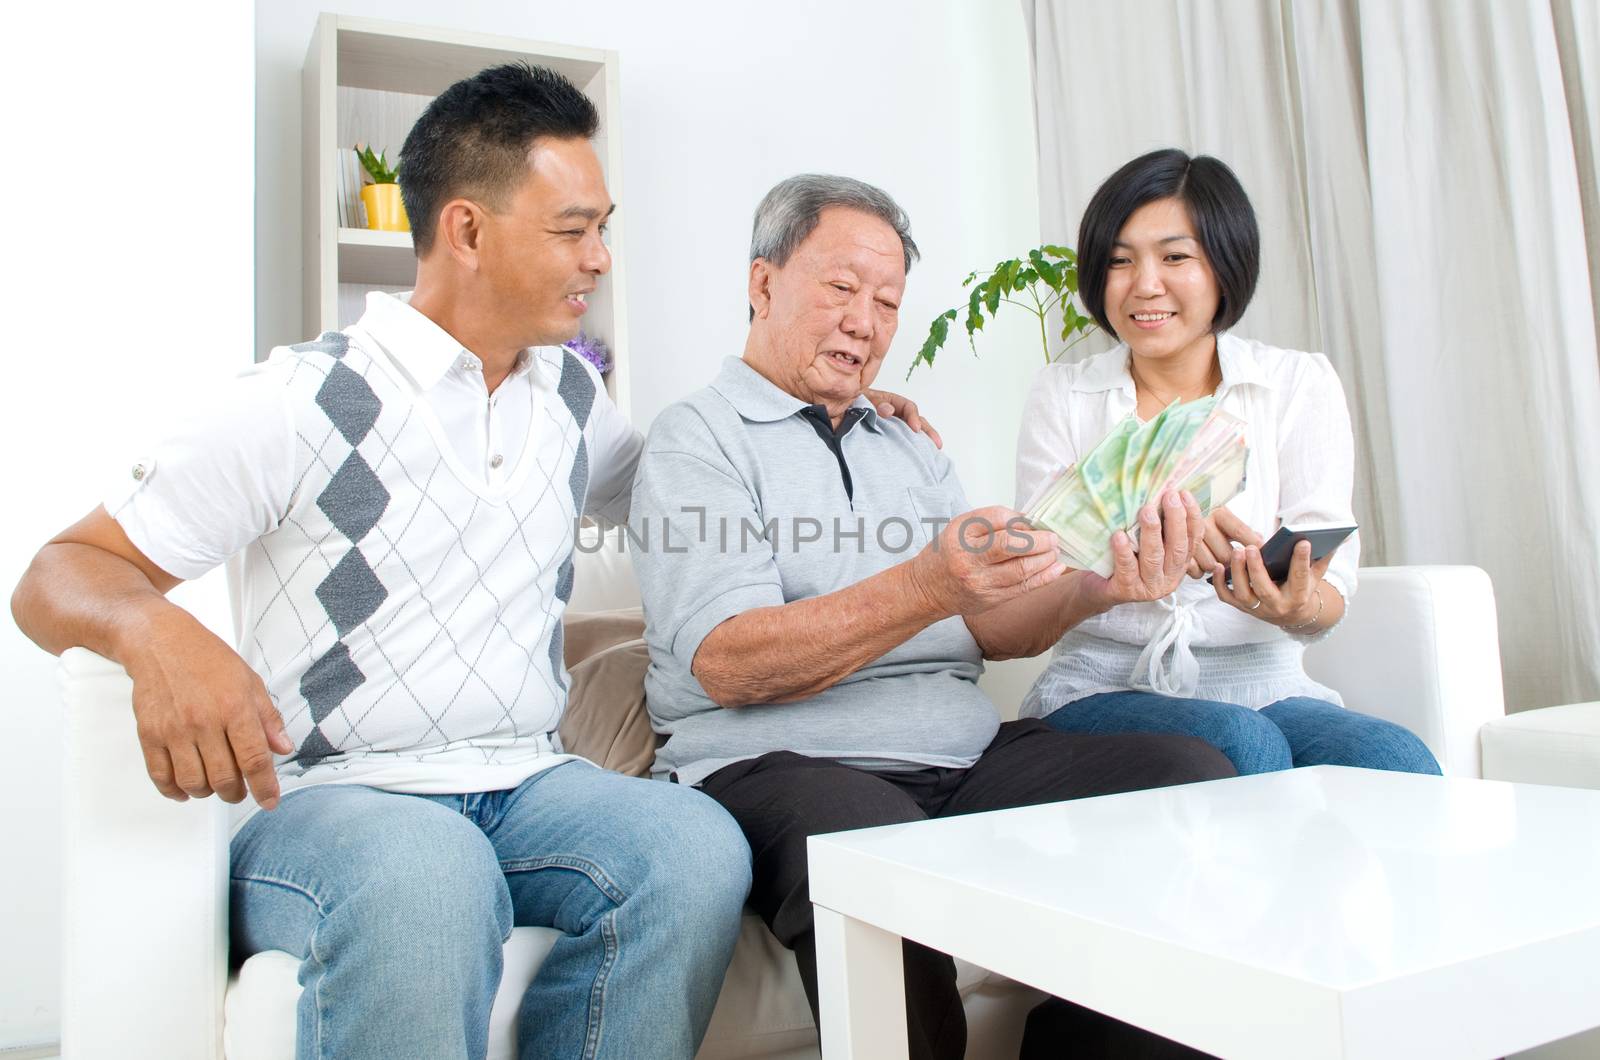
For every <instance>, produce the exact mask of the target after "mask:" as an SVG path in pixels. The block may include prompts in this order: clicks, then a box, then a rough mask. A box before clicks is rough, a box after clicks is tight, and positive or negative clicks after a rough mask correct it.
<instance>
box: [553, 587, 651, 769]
mask: <svg viewBox="0 0 1600 1060" xmlns="http://www.w3.org/2000/svg"><path fill="white" fill-rule="evenodd" d="M563 648H564V654H565V656H566V663H567V670H568V672H570V673H571V674H572V687H571V689H569V690H568V693H567V712H566V714H565V715H563V717H562V719H561V746H562V748H563V749H565V750H566V751H568V752H570V753H571V754H576V755H582V756H583V757H585V758H587V759H588V760H589V761H591V762H593V763H595V764H596V765H599V766H604V767H605V768H606V769H614V770H616V771H617V772H618V773H625V774H627V775H628V776H634V777H644V776H649V775H650V763H651V762H653V761H655V757H656V743H657V741H656V734H655V733H654V732H652V731H651V729H650V715H649V714H648V713H646V711H645V709H644V672H645V670H646V669H647V668H648V667H649V665H650V653H649V651H648V650H647V649H646V648H645V645H644V612H643V611H641V610H640V609H639V608H637V607H631V608H624V609H622V610H618V611H593V612H589V613H586V614H574V613H572V612H568V614H567V618H566V622H565V633H564V640H563Z"/></svg>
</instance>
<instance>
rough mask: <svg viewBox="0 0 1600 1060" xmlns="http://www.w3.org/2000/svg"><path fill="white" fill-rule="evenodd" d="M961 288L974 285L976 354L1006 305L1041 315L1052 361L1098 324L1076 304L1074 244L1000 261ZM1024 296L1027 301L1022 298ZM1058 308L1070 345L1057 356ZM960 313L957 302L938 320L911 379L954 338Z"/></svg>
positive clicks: (971, 330)
mask: <svg viewBox="0 0 1600 1060" xmlns="http://www.w3.org/2000/svg"><path fill="white" fill-rule="evenodd" d="M961 286H963V287H971V288H972V293H971V294H970V295H969V296H968V297H967V305H966V312H967V318H966V321H965V323H966V326H967V345H968V346H970V347H972V352H973V353H974V354H976V353H977V352H978V344H977V335H978V332H980V331H982V330H983V325H984V322H985V321H986V320H993V319H994V317H995V314H996V313H998V312H999V311H1000V306H1001V304H1002V303H1005V304H1008V305H1014V306H1021V307H1022V308H1023V309H1026V310H1027V311H1028V312H1030V313H1032V314H1033V315H1034V316H1036V317H1038V318H1039V345H1040V346H1041V347H1042V349H1043V352H1044V359H1045V363H1046V364H1049V363H1051V362H1052V361H1054V360H1056V358H1058V357H1060V356H1061V355H1062V354H1064V353H1066V352H1067V351H1068V350H1070V349H1072V347H1074V346H1076V345H1077V344H1078V343H1079V342H1081V341H1082V340H1083V339H1084V338H1085V337H1086V336H1087V335H1088V334H1089V332H1090V331H1092V330H1093V329H1094V327H1095V323H1094V318H1093V317H1090V316H1086V315H1084V314H1083V313H1081V312H1079V311H1078V307H1077V305H1076V304H1075V302H1074V299H1075V298H1076V297H1077V294H1078V255H1077V254H1075V253H1074V252H1073V250H1072V248H1071V247H1061V246H1057V245H1055V244H1054V243H1046V244H1045V245H1044V246H1041V247H1035V248H1034V249H1032V250H1030V251H1028V252H1027V253H1026V254H1024V255H1023V256H1022V257H1020V258H1011V259H1010V260H1008V261H1002V262H1000V263H999V264H998V265H996V266H995V267H994V269H993V271H991V272H990V273H989V275H988V276H986V277H984V278H983V279H982V280H979V279H978V274H977V273H976V272H973V273H970V274H968V276H967V278H966V279H964V280H962V281H961ZM1024 296H1026V298H1027V299H1028V300H1027V301H1022V298H1023V297H1024ZM1030 303H1031V304H1030ZM1057 308H1059V309H1060V311H1061V340H1060V341H1061V342H1063V343H1065V344H1066V345H1064V346H1063V347H1062V348H1061V349H1060V350H1058V351H1056V352H1055V353H1054V354H1052V353H1051V352H1050V338H1049V332H1048V330H1047V321H1048V318H1049V316H1050V311H1051V310H1053V309H1057ZM960 314H961V307H960V306H957V307H956V308H955V309H949V310H946V311H945V312H943V313H940V314H939V315H938V316H936V317H934V318H933V323H932V324H931V325H929V327H928V338H927V340H926V341H924V342H923V344H922V349H920V350H918V351H917V356H916V358H915V359H914V360H912V362H911V368H910V369H909V370H908V371H907V372H906V376H907V377H908V378H909V377H910V375H911V373H912V372H914V371H916V370H917V365H919V364H926V365H927V366H928V367H929V368H932V367H933V359H934V356H935V355H936V354H937V353H938V352H939V350H940V349H941V348H943V346H944V344H945V340H947V339H948V338H949V337H950V324H951V323H952V322H953V321H954V320H955V319H956V318H957V317H958V316H959V315H960ZM1074 336H1076V337H1074ZM1069 340H1070V341H1069Z"/></svg>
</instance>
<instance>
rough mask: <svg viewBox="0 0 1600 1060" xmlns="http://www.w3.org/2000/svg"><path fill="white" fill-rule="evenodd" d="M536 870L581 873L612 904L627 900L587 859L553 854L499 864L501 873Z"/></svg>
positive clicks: (609, 879)
mask: <svg viewBox="0 0 1600 1060" xmlns="http://www.w3.org/2000/svg"><path fill="white" fill-rule="evenodd" d="M538 869H571V870H573V871H575V872H581V873H583V874H584V875H585V876H587V877H588V878H589V882H590V883H593V884H594V885H595V886H596V887H597V888H599V890H600V893H602V894H604V895H605V896H606V897H607V898H609V899H610V900H611V901H612V902H613V903H615V904H617V905H621V904H622V903H623V902H625V901H627V900H628V896H627V894H626V893H625V892H624V891H623V890H622V888H621V887H618V886H617V885H616V883H614V882H613V881H612V880H611V877H609V876H607V875H606V873H605V870H603V869H601V868H600V866H598V865H596V864H595V863H594V862H592V861H590V860H589V859H587V858H580V857H574V856H572V855H568V854H553V855H551V856H549V857H542V858H518V859H516V860H514V861H502V862H500V871H501V872H503V873H513V872H532V871H535V870H538Z"/></svg>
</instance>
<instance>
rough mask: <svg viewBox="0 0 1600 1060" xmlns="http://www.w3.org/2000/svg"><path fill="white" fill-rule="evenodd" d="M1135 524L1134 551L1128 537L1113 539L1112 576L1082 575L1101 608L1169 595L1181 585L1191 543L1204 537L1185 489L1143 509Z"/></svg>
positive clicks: (1194, 504)
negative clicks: (1136, 546)
mask: <svg viewBox="0 0 1600 1060" xmlns="http://www.w3.org/2000/svg"><path fill="white" fill-rule="evenodd" d="M1158 508H1159V510H1158ZM1139 524H1140V525H1139V550H1138V551H1137V552H1135V551H1134V548H1133V542H1132V540H1131V539H1130V538H1129V537H1128V535H1127V534H1125V533H1123V532H1122V531H1121V530H1118V531H1117V532H1116V533H1115V534H1113V535H1112V538H1111V557H1112V569H1111V577H1109V578H1102V577H1100V576H1099V575H1097V574H1094V573H1092V572H1088V571H1085V572H1084V575H1083V577H1084V590H1085V591H1086V592H1088V593H1089V594H1090V595H1091V598H1092V599H1093V600H1094V602H1095V604H1096V605H1097V606H1098V607H1099V608H1100V609H1101V610H1110V609H1111V608H1113V607H1115V606H1117V605H1118V604H1133V603H1148V602H1150V601H1152V600H1160V599H1161V598H1162V597H1165V596H1167V595H1168V594H1170V593H1171V592H1172V591H1173V590H1174V589H1176V588H1177V587H1178V586H1179V584H1181V583H1182V581H1183V578H1184V575H1185V573H1187V570H1188V567H1189V559H1190V555H1191V553H1192V551H1193V549H1194V545H1195V543H1196V542H1199V541H1201V540H1203V535H1204V533H1205V519H1204V517H1203V516H1201V514H1200V505H1199V503H1198V502H1197V501H1196V500H1195V499H1194V497H1193V495H1191V494H1190V493H1189V492H1188V491H1187V490H1185V491H1183V492H1181V493H1180V492H1177V491H1173V492H1169V493H1167V494H1166V495H1165V496H1164V497H1163V498H1161V501H1160V504H1159V506H1158V505H1156V504H1147V505H1145V506H1144V508H1142V509H1140V512H1139Z"/></svg>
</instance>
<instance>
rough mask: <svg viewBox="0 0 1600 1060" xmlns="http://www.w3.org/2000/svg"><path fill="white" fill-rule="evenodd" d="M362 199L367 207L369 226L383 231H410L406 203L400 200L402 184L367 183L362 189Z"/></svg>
mask: <svg viewBox="0 0 1600 1060" xmlns="http://www.w3.org/2000/svg"><path fill="white" fill-rule="evenodd" d="M361 201H362V202H363V203H364V204H365V205H366V207H367V227H368V228H376V229H378V230H380V231H383V232H409V231H411V221H410V219H409V218H407V217H406V206H405V203H403V202H401V201H400V185H398V184H367V185H364V186H363V187H362V189H361Z"/></svg>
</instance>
